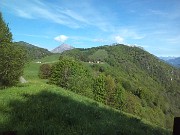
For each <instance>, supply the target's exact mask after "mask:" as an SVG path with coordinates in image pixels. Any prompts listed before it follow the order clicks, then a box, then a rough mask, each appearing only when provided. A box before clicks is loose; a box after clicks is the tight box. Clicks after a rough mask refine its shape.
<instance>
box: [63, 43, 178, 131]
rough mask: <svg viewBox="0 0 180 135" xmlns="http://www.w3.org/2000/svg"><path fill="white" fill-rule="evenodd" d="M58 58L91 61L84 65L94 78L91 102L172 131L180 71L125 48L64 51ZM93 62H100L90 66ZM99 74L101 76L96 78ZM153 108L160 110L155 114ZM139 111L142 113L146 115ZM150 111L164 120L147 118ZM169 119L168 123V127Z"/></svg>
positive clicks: (108, 47) (176, 112) (110, 47)
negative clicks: (121, 111)
mask: <svg viewBox="0 0 180 135" xmlns="http://www.w3.org/2000/svg"><path fill="white" fill-rule="evenodd" d="M62 56H71V57H74V58H75V59H77V60H81V61H84V62H89V61H91V63H87V65H88V64H89V67H90V68H91V74H92V76H93V78H95V79H94V84H93V93H94V99H95V100H97V101H99V102H102V103H104V104H108V105H109V106H112V107H114V108H117V109H120V110H123V111H126V112H129V113H133V114H135V115H137V116H140V117H142V118H145V119H147V120H149V121H151V122H155V123H156V124H158V125H161V126H167V125H168V127H167V128H172V122H173V118H172V117H169V116H177V115H180V109H179V108H180V104H177V103H179V102H180V98H179V94H178V93H179V92H178V90H179V87H180V70H179V69H176V68H174V67H172V66H170V65H168V64H166V63H164V62H162V61H160V60H159V59H157V58H156V57H155V56H153V55H152V54H149V53H148V52H146V51H144V50H143V49H142V48H139V47H135V46H131V47H129V46H125V45H113V46H101V47H96V48H95V47H94V48H90V49H75V50H70V51H66V52H64V53H63V54H62ZM97 60H101V61H103V62H102V63H92V61H97ZM101 73H103V74H104V75H103V76H104V77H102V76H101V75H100V76H101V77H100V76H98V75H99V74H101ZM108 75H109V76H110V77H109V79H107V77H108ZM97 76H98V77H97ZM110 78H111V79H110ZM106 79H107V80H108V81H106ZM108 82H109V86H110V84H113V82H114V83H115V89H114V86H113V85H112V86H113V87H112V89H111V88H110V87H109V88H107V87H108ZM149 108H150V109H149ZM154 108H158V110H159V109H160V111H155V109H154ZM143 110H146V115H145V114H144V111H143ZM152 112H153V113H154V114H157V115H158V116H163V119H166V120H161V117H157V118H156V120H155V118H153V117H152V118H150V114H152ZM162 113H163V114H162ZM148 115H149V116H148ZM170 118H172V119H171V122H170V123H171V124H168V123H167V121H168V122H169V121H170ZM169 125H171V126H169Z"/></svg>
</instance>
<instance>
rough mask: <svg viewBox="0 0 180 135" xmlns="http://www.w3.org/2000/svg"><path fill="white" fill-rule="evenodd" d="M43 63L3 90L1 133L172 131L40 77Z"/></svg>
mask: <svg viewBox="0 0 180 135" xmlns="http://www.w3.org/2000/svg"><path fill="white" fill-rule="evenodd" d="M46 59H47V58H46ZM44 62H50V61H48V60H47V61H44ZM39 66H40V64H39V63H35V62H31V63H29V64H28V65H27V66H26V69H25V75H24V77H25V78H26V79H27V80H28V83H27V84H19V85H18V86H15V87H12V88H7V89H4V90H1V91H0V131H1V132H4V131H9V130H13V131H17V134H23V135H24V134H47V135H48V134H62V135H63V134H66V135H68V134H74V135H75V134H77V135H78V134H98V135H101V134H112V135H113V134H114V135H115V134H124V135H126V134H128V135H140V134H146V135H168V134H171V133H170V131H167V130H165V129H162V128H159V127H157V126H155V125H152V124H150V123H148V122H146V121H145V120H142V119H140V118H137V117H135V116H133V115H129V114H126V113H123V112H121V111H118V110H115V109H112V108H110V107H108V106H105V105H103V104H100V103H98V102H95V101H93V100H91V99H88V98H86V97H83V96H80V95H77V94H75V93H73V92H70V91H67V90H64V89H62V88H59V87H57V86H54V85H49V84H46V83H45V82H46V80H40V79H39V78H38V70H39Z"/></svg>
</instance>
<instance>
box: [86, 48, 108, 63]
mask: <svg viewBox="0 0 180 135" xmlns="http://www.w3.org/2000/svg"><path fill="white" fill-rule="evenodd" d="M107 57H108V54H107V51H106V50H103V49H99V50H97V51H96V52H95V53H93V54H92V55H90V56H89V57H88V58H89V60H90V61H94V62H96V61H101V62H103V61H105V59H106V58H107Z"/></svg>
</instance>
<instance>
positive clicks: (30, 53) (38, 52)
mask: <svg viewBox="0 0 180 135" xmlns="http://www.w3.org/2000/svg"><path fill="white" fill-rule="evenodd" d="M14 44H15V45H18V46H20V47H22V48H23V49H24V50H25V51H26V56H27V60H34V59H40V58H43V57H45V56H48V55H51V54H52V53H51V52H50V51H48V50H47V49H44V48H40V47H37V46H34V45H32V44H29V43H26V42H24V41H20V42H15V43H14Z"/></svg>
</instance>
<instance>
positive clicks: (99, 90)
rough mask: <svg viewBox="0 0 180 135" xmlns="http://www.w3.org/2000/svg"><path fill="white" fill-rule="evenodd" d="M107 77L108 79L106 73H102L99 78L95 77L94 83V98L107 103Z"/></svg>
mask: <svg viewBox="0 0 180 135" xmlns="http://www.w3.org/2000/svg"><path fill="white" fill-rule="evenodd" d="M105 79H106V77H105V75H103V74H100V75H99V76H98V77H97V78H95V79H94V83H93V94H94V99H95V100H96V101H98V102H101V103H105V96H106V84H105V83H106V80H105Z"/></svg>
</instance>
